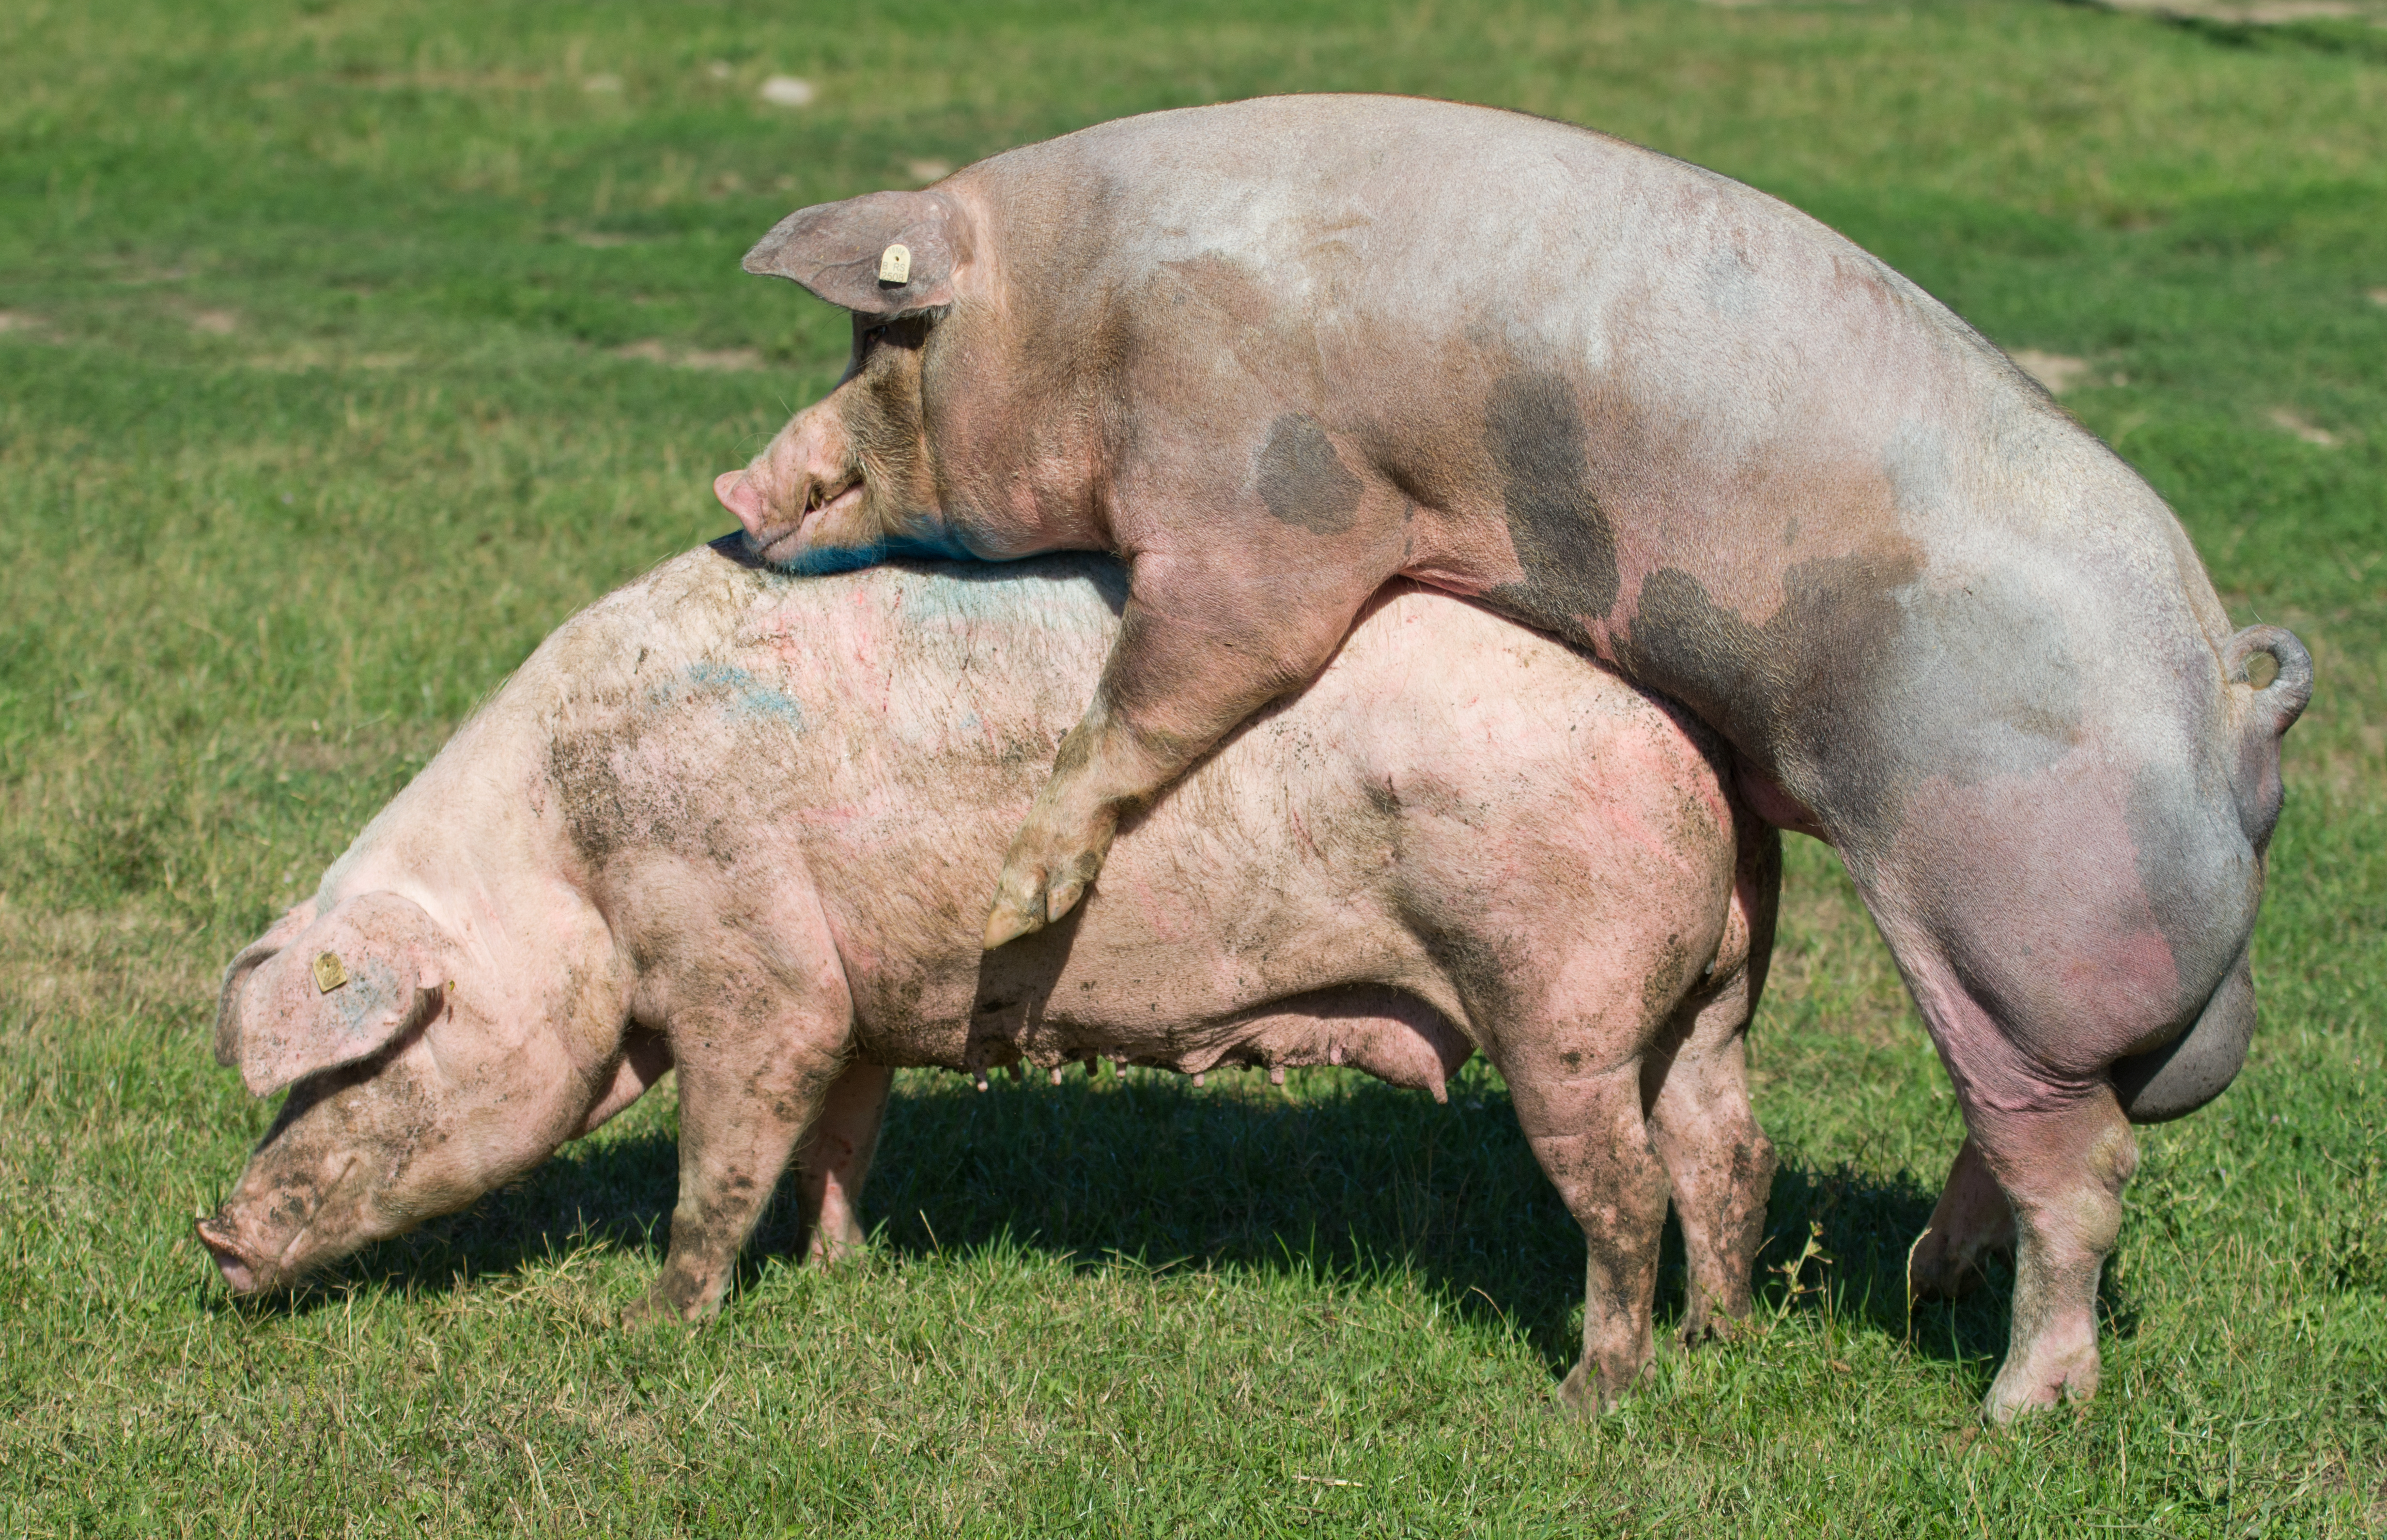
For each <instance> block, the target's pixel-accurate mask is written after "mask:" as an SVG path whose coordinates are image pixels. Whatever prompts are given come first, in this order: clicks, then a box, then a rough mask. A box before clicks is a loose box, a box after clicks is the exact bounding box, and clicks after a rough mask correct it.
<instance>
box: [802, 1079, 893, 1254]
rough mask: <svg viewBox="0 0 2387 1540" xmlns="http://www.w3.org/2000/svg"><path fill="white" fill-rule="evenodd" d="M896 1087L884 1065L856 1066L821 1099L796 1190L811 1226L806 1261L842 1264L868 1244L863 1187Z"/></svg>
mask: <svg viewBox="0 0 2387 1540" xmlns="http://www.w3.org/2000/svg"><path fill="white" fill-rule="evenodd" d="M894 1083H895V1071H893V1070H891V1069H890V1068H888V1067H886V1066H884V1065H878V1064H862V1063H859V1062H857V1063H854V1064H851V1065H848V1066H847V1067H846V1070H845V1073H844V1074H842V1075H840V1076H839V1077H838V1078H837V1080H836V1082H835V1083H834V1084H832V1085H831V1086H830V1087H829V1088H828V1093H827V1095H826V1096H824V1097H823V1098H822V1100H821V1109H820V1116H819V1117H816V1118H815V1119H814V1120H813V1126H812V1131H811V1132H810V1133H808V1134H806V1135H805V1136H804V1145H803V1152H802V1155H799V1156H798V1157H797V1160H796V1191H797V1193H798V1195H799V1196H800V1197H801V1198H802V1202H803V1205H804V1216H805V1218H809V1219H810V1220H811V1221H812V1227H813V1228H812V1239H811V1240H810V1241H809V1242H808V1243H806V1244H805V1246H804V1259H805V1260H806V1261H808V1262H813V1263H815V1264H819V1265H823V1266H826V1265H828V1264H832V1263H836V1262H840V1261H843V1260H844V1259H845V1258H846V1257H848V1256H852V1255H853V1254H854V1253H855V1252H857V1251H860V1250H861V1249H862V1247H863V1245H864V1243H865V1242H866V1241H867V1240H868V1236H866V1235H865V1233H864V1232H863V1229H862V1217H861V1207H862V1184H863V1183H864V1182H865V1181H867V1180H870V1161H871V1157H872V1156H874V1155H877V1154H878V1130H879V1126H880V1125H881V1124H882V1123H884V1122H885V1121H886V1117H887V1093H888V1090H889V1088H890V1087H891V1086H893V1085H894Z"/></svg>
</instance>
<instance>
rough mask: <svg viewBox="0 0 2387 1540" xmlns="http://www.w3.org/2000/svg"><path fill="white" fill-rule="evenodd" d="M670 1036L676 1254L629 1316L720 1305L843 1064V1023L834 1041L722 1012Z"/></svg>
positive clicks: (690, 1313)
mask: <svg viewBox="0 0 2387 1540" xmlns="http://www.w3.org/2000/svg"><path fill="white" fill-rule="evenodd" d="M672 1036H673V1038H674V1040H675V1049H676V1052H675V1054H674V1056H675V1057H676V1058H677V1059H678V1061H679V1069H678V1073H679V1202H678V1204H677V1205H676V1206H675V1207H674V1208H673V1209H672V1223H671V1254H670V1255H669V1256H666V1257H665V1258H664V1259H663V1271H662V1273H661V1274H659V1275H658V1276H657V1277H656V1279H655V1281H654V1286H653V1288H652V1289H650V1291H649V1292H648V1294H647V1297H646V1299H645V1300H644V1301H643V1302H641V1304H640V1305H639V1306H638V1308H637V1309H636V1310H634V1311H633V1312H632V1316H633V1318H634V1319H636V1318H640V1317H649V1316H660V1315H671V1316H676V1317H678V1318H679V1319H683V1320H695V1319H700V1318H701V1317H704V1316H709V1315H711V1314H713V1313H714V1311H715V1310H718V1309H719V1308H720V1307H721V1296H722V1294H723V1293H724V1292H725V1291H726V1289H727V1288H728V1286H729V1280H730V1276H731V1273H732V1271H733V1270H734V1269H736V1267H737V1265H738V1254H739V1250H740V1249H742V1248H743V1247H744V1246H745V1244H746V1237H747V1236H748V1235H749V1234H750V1233H751V1232H752V1231H753V1229H754V1221H755V1220H756V1219H758V1218H761V1217H762V1213H763V1207H764V1205H765V1204H767V1203H768V1202H770V1199H771V1193H772V1192H773V1191H774V1190H775V1189H776V1188H777V1186H778V1184H779V1178H780V1176H781V1174H782V1173H784V1172H785V1171H786V1170H787V1168H788V1162H789V1158H790V1157H791V1156H792V1155H794V1153H795V1148H796V1142H797V1140H798V1139H799V1138H800V1137H801V1136H802V1133H803V1131H804V1130H805V1129H806V1128H807V1127H809V1126H810V1125H811V1123H812V1121H813V1119H814V1117H815V1115H816V1114H817V1113H818V1112H819V1110H820V1107H821V1105H822V1104H823V1102H824V1101H825V1100H826V1099H827V1095H828V1092H829V1088H830V1086H831V1085H832V1084H833V1083H834V1082H835V1081H836V1080H837V1079H838V1077H839V1075H840V1072H841V1071H842V1070H843V1068H844V1063H843V1060H842V1059H841V1058H840V1052H839V1050H840V1049H841V1048H842V1046H843V1044H842V1041H841V1039H842V1036H843V1030H842V1028H840V1032H839V1033H838V1034H837V1036H838V1038H839V1039H840V1041H837V1042H835V1043H834V1044H832V1043H831V1042H829V1041H822V1040H824V1039H826V1038H827V1037H828V1034H827V1033H815V1032H808V1031H802V1030H794V1031H780V1032H770V1033H766V1034H762V1035H761V1036H760V1037H759V1038H758V1036H757V1035H755V1034H751V1033H750V1032H748V1031H745V1030H742V1029H739V1028H738V1027H735V1026H732V1025H731V1024H730V1023H729V1022H726V1021H707V1022H704V1023H701V1024H695V1025H692V1026H690V1025H683V1024H677V1023H676V1024H675V1029H674V1031H673V1033H672ZM699 1045H701V1047H700V1046H699ZM686 1047H699V1051H698V1052H697V1053H695V1054H690V1053H688V1052H686V1051H685V1048H686ZM703 1048H714V1049H716V1050H720V1049H726V1050H727V1051H726V1052H714V1053H711V1054H707V1053H704V1052H702V1049H703ZM741 1048H742V1049H743V1051H742V1052H741V1051H740V1049H741Z"/></svg>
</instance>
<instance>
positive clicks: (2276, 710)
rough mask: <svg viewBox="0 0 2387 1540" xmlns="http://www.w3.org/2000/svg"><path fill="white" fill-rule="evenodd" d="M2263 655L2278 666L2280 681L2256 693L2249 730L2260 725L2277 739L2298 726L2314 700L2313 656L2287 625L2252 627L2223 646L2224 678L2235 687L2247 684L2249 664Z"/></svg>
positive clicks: (2276, 679) (2248, 724)
mask: <svg viewBox="0 0 2387 1540" xmlns="http://www.w3.org/2000/svg"><path fill="white" fill-rule="evenodd" d="M2257 652H2260V653H2263V654H2264V655H2266V656H2267V657H2268V658H2269V659H2270V660H2271V661H2272V662H2273V663H2277V664H2279V666H2280V673H2279V677H2277V678H2275V679H2273V680H2272V681H2271V682H2270V683H2269V684H2267V685H2265V686H2264V687H2263V688H2260V689H2258V690H2256V691H2255V692H2254V713H2253V714H2251V715H2250V716H2249V717H2248V718H2247V726H2248V727H2249V728H2253V727H2254V726H2256V725H2258V724H2259V725H2260V726H2261V727H2262V728H2263V729H2264V730H2266V731H2267V732H2268V733H2269V734H2270V735H2271V736H2272V737H2273V738H2278V737H2280V735H2281V734H2283V733H2285V732H2286V731H2287V730H2288V729H2289V728H2290V727H2292V726H2295V721H2296V718H2297V717H2299V716H2302V715H2303V714H2304V710H2305V705H2306V704H2307V703H2308V702H2310V701H2311V700H2312V689H2313V666H2312V654H2311V653H2309V652H2307V651H2305V644H2304V643H2302V642H2300V641H2298V640H2296V634H2295V633H2294V632H2292V631H2291V630H2289V629H2288V628H2287V627H2286V626H2284V625H2250V626H2248V627H2246V629H2245V630H2243V631H2241V632H2239V633H2238V634H2237V635H2236V636H2234V637H2230V638H2229V641H2228V642H2226V643H2225V644H2223V646H2222V649H2221V669H2222V675H2223V676H2224V677H2226V678H2227V679H2228V680H2229V682H2230V683H2231V684H2233V685H2242V684H2245V683H2246V682H2247V679H2246V664H2247V663H2248V662H2249V661H2250V660H2251V659H2253V657H2254V654H2255V653H2257Z"/></svg>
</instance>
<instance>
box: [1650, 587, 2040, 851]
mask: <svg viewBox="0 0 2387 1540" xmlns="http://www.w3.org/2000/svg"><path fill="white" fill-rule="evenodd" d="M1783 588H1784V601H1783V603H1782V604H1781V606H1780V607H1779V609H1777V610H1776V611H1775V612H1774V615H1773V616H1772V617H1771V618H1769V619H1768V620H1767V621H1766V623H1765V624H1764V625H1762V626H1756V625H1749V623H1748V622H1747V621H1745V620H1743V619H1741V617H1740V616H1738V615H1737V614H1735V613H1733V612H1731V611H1728V610H1725V609H1724V608H1722V607H1721V606H1719V605H1717V604H1716V603H1715V602H1714V601H1713V600H1711V598H1710V597H1709V595H1708V593H1707V590H1706V589H1705V588H1704V587H1702V586H1701V585H1700V584H1699V580H1698V579H1697V578H1695V577H1693V576H1691V575H1690V574H1687V573H1684V572H1680V571H1677V570H1675V569H1673V568H1667V569H1664V570H1661V571H1660V572H1656V573H1653V574H1650V575H1649V576H1648V578H1647V579H1646V580H1645V581H1644V582H1643V584H1642V586H1641V591H1640V596H1639V599H1638V600H1637V602H1636V607H1635V612H1634V614H1633V617H1632V620H1631V625H1630V629H1629V632H1628V634H1627V636H1626V637H1625V639H1624V640H1623V642H1621V643H1620V644H1619V646H1618V648H1617V652H1618V655H1619V657H1620V659H1621V660H1623V661H1624V662H1625V663H1626V666H1627V667H1628V668H1630V669H1631V670H1633V671H1634V672H1635V673H1636V675H1641V676H1643V677H1647V678H1649V679H1651V680H1653V681H1660V682H1663V683H1664V684H1665V685H1666V687H1667V688H1672V689H1674V690H1675V691H1676V692H1677V693H1678V694H1680V695H1681V696H1682V697H1683V699H1684V702H1685V704H1686V705H1688V706H1689V707H1690V708H1691V710H1692V711H1694V712H1696V713H1699V715H1700V716H1701V717H1702V718H1704V719H1705V720H1707V721H1709V722H1711V723H1714V724H1716V725H1717V726H1720V727H1721V728H1722V729H1723V730H1724V733H1725V734H1726V735H1727V736H1728V737H1730V738H1732V739H1733V740H1734V741H1735V743H1736V744H1737V745H1740V746H1742V747H1743V749H1744V751H1746V750H1748V749H1749V746H1752V745H1758V744H1769V743H1770V744H1793V745H1816V744H1829V745H1831V746H1832V755H1831V758H1830V759H1829V760H1828V761H1827V762H1818V763H1815V764H1765V762H1764V761H1763V760H1762V758H1757V759H1755V761H1754V762H1755V763H1756V764H1759V766H1760V767H1761V768H1762V769H1763V770H1765V771H1766V772H1767V773H1768V774H1770V775H1772V776H1774V779H1776V780H1777V781H1779V782H1780V783H1781V784H1782V786H1783V788H1784V789H1786V790H1787V791H1789V792H1790V793H1791V794H1792V795H1793V796H1795V797H1797V798H1799V800H1800V801H1801V802H1805V803H1806V804H1807V805H1808V806H1810V807H1817V808H1823V807H1828V808H1830V809H1832V810H1833V811H1834V813H1835V814H1838V817H1839V820H1840V826H1841V827H1838V828H1836V829H1834V830H1833V831H1832V832H1833V833H1834V834H1835V835H1836V837H1838V838H1839V839H1841V840H1842V841H1843V852H1844V853H1847V854H1850V855H1852V856H1857V857H1862V856H1863V853H1864V846H1863V838H1862V837H1863V836H1865V835H1870V836H1873V837H1876V838H1886V837H1887V836H1888V835H1889V834H1890V833H1892V832H1893V831H1895V829H1896V828H1897V827H1898V824H1899V821H1900V815H1901V807H1902V804H1903V802H1904V799H1905V797H1906V794H1907V792H1908V791H1909V790H1910V789H1911V788H1912V784H1913V781H1915V780H1919V779H1921V778H1922V777H1924V776H1939V777H1942V778H1944V779H1946V780H1948V781H1949V782H1951V783H1952V784H1954V785H1958V786H1970V785H1976V784H1977V783H1979V782H1981V781H1985V780H1988V779H1989V778H1990V777H1992V776H2028V775H2033V774H2037V773H2039V772H2040V771H2043V770H2045V769H2047V768H2049V767H2050V766H2052V765H2053V764H2055V763H2056V762H2057V761H2058V760H2060V759H2062V758H2063V757H2064V755H2065V753H2066V752H2067V751H2069V750H2070V749H2071V747H2072V744H2073V742H2074V741H2075V739H2076V738H2078V732H2079V711H2080V705H2079V680H2078V666H2077V665H2076V664H2075V663H2074V661H2073V659H2072V655H2071V648H2070V642H2069V638H2068V637H2067V635H2066V633H2065V625H2064V621H2063V617H2062V616H2061V615H2060V614H2059V613H2058V612H2056V611H2055V610H2054V609H2053V608H2052V606H2051V605H2049V604H2048V603H2047V602H2046V601H2045V600H2043V599H2041V598H2040V596H2038V595H2037V594H2035V593H2033V592H2032V591H2031V590H2030V589H2029V588H2027V587H2025V586H2023V585H2022V584H2021V583H2020V582H2018V581H2016V580H2014V579H2013V578H2010V577H2008V576H2006V575H2005V574H1981V575H1979V576H1977V577H1975V578H1973V579H1972V580H1970V581H1968V582H1965V583H1964V584H1961V585H1958V586H1956V587H1933V586H1930V585H1928V584H1926V582H1925V581H1924V580H1923V572H1922V569H1921V567H1920V564H1919V562H1918V559H1917V557H1916V556H1915V555H1914V553H1913V551H1912V550H1911V549H1904V550H1901V549H1892V550H1890V551H1888V552H1886V553H1884V554H1882V555H1878V556H1871V555H1857V556H1846V557H1827V558H1823V559H1820V560H1817V561H1813V562H1800V563H1799V564H1797V565H1795V566H1793V567H1791V568H1789V569H1788V570H1787V572H1786V573H1785V574H1784V578H1783ZM1851 839H1855V840H1856V843H1855V845H1854V846H1853V848H1852V847H1851V846H1850V844H1849V843H1848V841H1850V840H1851Z"/></svg>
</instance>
